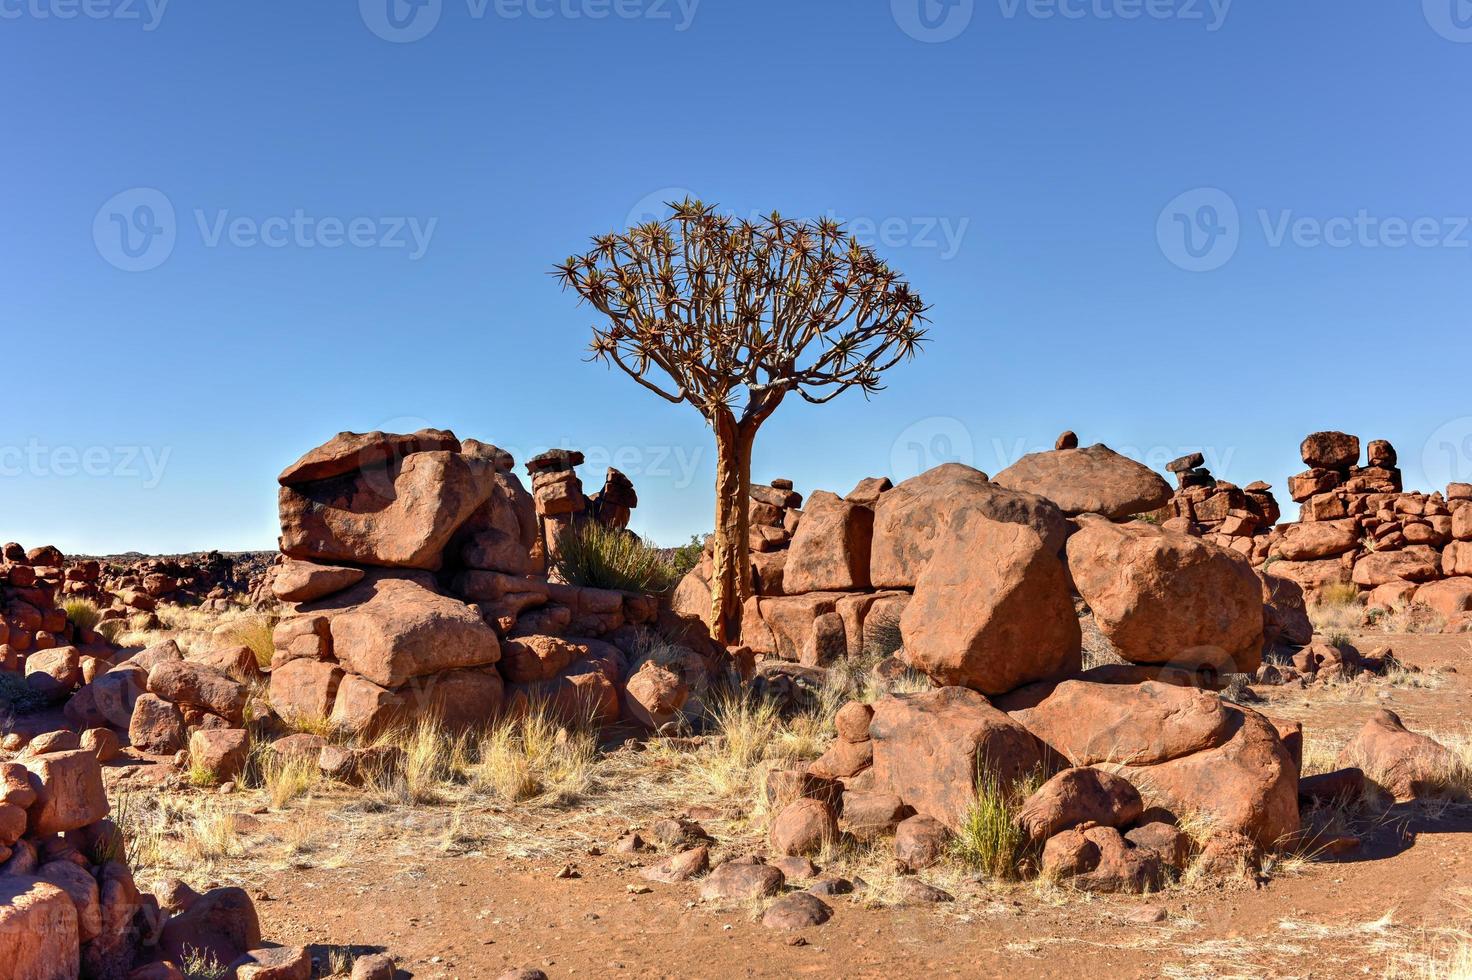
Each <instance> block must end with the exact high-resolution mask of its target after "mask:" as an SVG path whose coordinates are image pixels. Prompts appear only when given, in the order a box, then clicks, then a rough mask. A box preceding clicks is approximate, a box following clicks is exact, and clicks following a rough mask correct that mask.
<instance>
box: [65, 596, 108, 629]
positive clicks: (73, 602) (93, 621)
mask: <svg viewBox="0 0 1472 980" xmlns="http://www.w3.org/2000/svg"><path fill="white" fill-rule="evenodd" d="M61 608H62V610H63V611H64V612H65V613H66V618H67V621H68V622H70V623H71V624H72V625H73V626H75V627H76V628H77V629H79V630H95V629H96V628H97V624H98V623H100V622H101V621H102V610H101V609H99V608H98V607H97V603H95V602H93V601H92V600H91V599H83V598H81V597H80V596H72V597H71V598H70V599H63V600H62V603H61Z"/></svg>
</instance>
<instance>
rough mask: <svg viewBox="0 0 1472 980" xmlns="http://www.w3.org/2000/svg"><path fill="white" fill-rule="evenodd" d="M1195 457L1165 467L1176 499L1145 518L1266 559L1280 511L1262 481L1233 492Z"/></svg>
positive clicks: (1198, 455)
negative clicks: (1269, 537) (1173, 483)
mask: <svg viewBox="0 0 1472 980" xmlns="http://www.w3.org/2000/svg"><path fill="white" fill-rule="evenodd" d="M1205 464H1206V458H1205V457H1204V456H1203V455H1202V454H1201V453H1199V452H1197V453H1191V454H1189V455H1186V456H1182V457H1181V458H1180V459H1176V460H1172V461H1171V462H1169V463H1167V464H1166V467H1165V468H1166V470H1167V471H1169V472H1171V473H1174V474H1175V477H1176V492H1175V496H1173V497H1171V499H1170V500H1169V501H1168V502H1167V503H1166V504H1165V506H1164V507H1161V508H1160V509H1159V510H1156V511H1153V512H1152V513H1151V514H1150V515H1148V516H1149V517H1150V519H1152V520H1154V521H1156V522H1158V523H1160V524H1162V525H1165V526H1167V527H1170V528H1173V529H1175V530H1181V531H1185V532H1187V533H1189V534H1197V535H1200V536H1201V537H1204V538H1206V539H1207V540H1208V541H1211V542H1213V543H1215V544H1219V545H1221V546H1222V547H1224V548H1230V549H1232V550H1233V551H1235V552H1237V553H1239V554H1242V555H1247V556H1248V557H1250V558H1252V559H1253V560H1254V561H1257V562H1261V561H1262V559H1263V558H1265V557H1267V547H1268V541H1267V535H1268V532H1269V531H1270V530H1272V527H1273V525H1274V524H1277V523H1278V519H1279V517H1281V516H1282V512H1281V510H1280V508H1279V507H1278V501H1277V498H1276V497H1274V496H1273V492H1272V491H1273V488H1272V487H1271V486H1270V485H1269V484H1266V483H1263V482H1261V481H1259V482H1256V483H1251V484H1248V485H1247V486H1246V487H1238V486H1237V485H1236V484H1234V483H1228V482H1227V481H1226V480H1218V479H1217V478H1216V477H1214V476H1212V475H1211V471H1210V470H1208V469H1207V468H1206V465H1205Z"/></svg>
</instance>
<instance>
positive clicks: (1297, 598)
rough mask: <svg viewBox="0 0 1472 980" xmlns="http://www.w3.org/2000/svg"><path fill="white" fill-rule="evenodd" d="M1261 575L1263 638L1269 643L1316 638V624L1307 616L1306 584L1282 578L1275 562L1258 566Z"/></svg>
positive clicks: (1296, 643) (1297, 643) (1299, 642)
mask: <svg viewBox="0 0 1472 980" xmlns="http://www.w3.org/2000/svg"><path fill="white" fill-rule="evenodd" d="M1257 575H1258V578H1260V579H1262V603H1263V609H1262V615H1263V627H1262V628H1263V642H1264V643H1266V644H1267V645H1269V646H1276V645H1279V644H1283V643H1286V644H1289V645H1291V646H1303V645H1304V644H1306V643H1310V642H1312V641H1313V638H1314V624H1313V623H1312V622H1311V621H1310V620H1309V618H1308V604H1307V602H1306V600H1305V599H1304V597H1303V586H1301V585H1299V584H1298V583H1297V582H1294V581H1292V580H1291V579H1286V578H1279V577H1278V576H1277V575H1275V574H1274V573H1273V570H1272V566H1269V567H1267V568H1259V569H1258V570H1257Z"/></svg>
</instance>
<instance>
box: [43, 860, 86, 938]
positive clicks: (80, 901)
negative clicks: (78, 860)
mask: <svg viewBox="0 0 1472 980" xmlns="http://www.w3.org/2000/svg"><path fill="white" fill-rule="evenodd" d="M36 877H37V878H40V879H41V880H42V881H44V882H46V883H48V884H51V885H55V886H56V887H57V888H60V889H61V890H62V891H64V892H66V894H67V897H68V898H70V899H71V901H72V905H73V907H75V908H76V910H77V938H78V939H79V940H81V941H82V942H83V943H88V942H91V941H92V940H93V939H96V938H97V936H98V934H99V933H101V932H102V903H101V900H100V894H99V891H98V888H97V879H96V878H93V877H92V875H91V874H90V873H89V872H88V871H87V869H86V868H85V867H83V866H81V865H78V864H75V863H73V862H71V861H50V862H48V863H46V864H43V865H41V866H40V867H39V868H37V869H36Z"/></svg>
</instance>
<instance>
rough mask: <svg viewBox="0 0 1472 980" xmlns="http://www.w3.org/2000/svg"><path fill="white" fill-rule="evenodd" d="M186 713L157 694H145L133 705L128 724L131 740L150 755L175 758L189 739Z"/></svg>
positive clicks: (135, 745)
mask: <svg viewBox="0 0 1472 980" xmlns="http://www.w3.org/2000/svg"><path fill="white" fill-rule="evenodd" d="M188 736H189V732H188V728H187V727H186V726H185V724H184V713H183V712H182V711H180V710H179V707H178V705H176V704H174V703H173V702H171V701H165V700H164V699H163V698H161V697H158V696H157V695H154V694H145V695H143V696H142V697H140V698H139V699H138V700H137V701H136V702H135V703H134V705H133V717H132V718H131V719H130V720H129V722H128V741H129V742H130V743H132V745H133V748H135V749H137V750H138V751H140V752H147V753H149V754H150V755H173V754H174V753H175V752H178V751H179V750H180V749H182V748H184V743H185V740H186V739H187V738H188Z"/></svg>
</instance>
